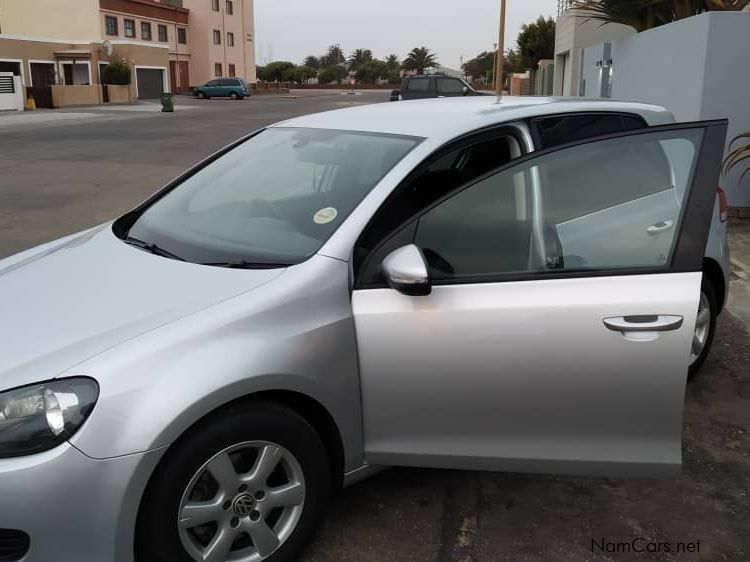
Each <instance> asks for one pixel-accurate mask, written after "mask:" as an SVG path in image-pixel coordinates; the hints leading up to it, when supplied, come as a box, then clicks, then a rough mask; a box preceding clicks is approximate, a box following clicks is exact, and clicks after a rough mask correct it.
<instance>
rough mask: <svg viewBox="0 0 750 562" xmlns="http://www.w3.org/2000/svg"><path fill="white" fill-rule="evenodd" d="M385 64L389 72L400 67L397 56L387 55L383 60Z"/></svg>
mask: <svg viewBox="0 0 750 562" xmlns="http://www.w3.org/2000/svg"><path fill="white" fill-rule="evenodd" d="M385 64H386V66H387V67H388V70H390V71H391V72H393V71H394V70H398V69H399V68H400V67H401V61H399V60H398V55H388V56H387V57H386V58H385Z"/></svg>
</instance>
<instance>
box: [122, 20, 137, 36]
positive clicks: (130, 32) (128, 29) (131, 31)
mask: <svg viewBox="0 0 750 562" xmlns="http://www.w3.org/2000/svg"><path fill="white" fill-rule="evenodd" d="M123 27H124V29H125V37H135V21H133V20H123Z"/></svg>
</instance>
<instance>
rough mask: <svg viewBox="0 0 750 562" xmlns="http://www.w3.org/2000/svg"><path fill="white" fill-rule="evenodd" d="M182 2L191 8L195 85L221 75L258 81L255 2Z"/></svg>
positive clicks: (191, 68) (191, 71)
mask: <svg viewBox="0 0 750 562" xmlns="http://www.w3.org/2000/svg"><path fill="white" fill-rule="evenodd" d="M182 5H183V6H184V7H185V8H187V9H189V10H190V33H191V41H192V43H191V47H192V53H191V54H192V56H191V65H190V73H191V79H192V80H193V82H192V83H193V85H196V84H203V83H205V82H208V81H209V80H211V79H212V78H216V77H218V76H237V77H239V78H244V79H245V80H247V81H248V82H250V83H253V82H255V81H256V75H255V24H254V15H253V1H252V0H182Z"/></svg>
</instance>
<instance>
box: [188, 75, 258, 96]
mask: <svg viewBox="0 0 750 562" xmlns="http://www.w3.org/2000/svg"><path fill="white" fill-rule="evenodd" d="M193 95H194V96H195V97H196V98H200V99H210V98H231V99H233V100H241V99H243V98H245V97H250V96H251V95H252V91H251V90H250V86H249V85H248V83H247V82H245V81H244V80H243V79H242V78H216V79H214V80H211V81H210V82H207V83H206V84H203V85H202V86H198V87H197V88H195V89H194V90H193Z"/></svg>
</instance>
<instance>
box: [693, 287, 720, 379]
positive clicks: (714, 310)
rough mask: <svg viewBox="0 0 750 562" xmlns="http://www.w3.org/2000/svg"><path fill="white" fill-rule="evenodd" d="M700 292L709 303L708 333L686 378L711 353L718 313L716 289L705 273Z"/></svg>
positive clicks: (696, 372) (696, 369) (697, 370)
mask: <svg viewBox="0 0 750 562" xmlns="http://www.w3.org/2000/svg"><path fill="white" fill-rule="evenodd" d="M701 294H702V295H704V296H705V298H706V300H707V301H708V305H709V311H710V320H709V324H708V334H707V336H706V344H705V345H704V346H703V351H701V353H700V355H699V356H698V358H697V359H696V360H695V361H694V362H693V364H692V365H690V369H689V370H688V378H693V377H694V376H695V375H697V374H698V373H699V372H700V370H701V367H703V363H704V362H705V361H706V357H708V354H709V353H711V344H713V341H714V334H715V333H716V317H717V316H718V313H719V312H718V311H719V303H718V299H717V298H716V290H715V289H714V287H713V285H712V284H711V281H710V280H709V279H708V278H707V277H706V276H705V275H704V277H703V283H701Z"/></svg>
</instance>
